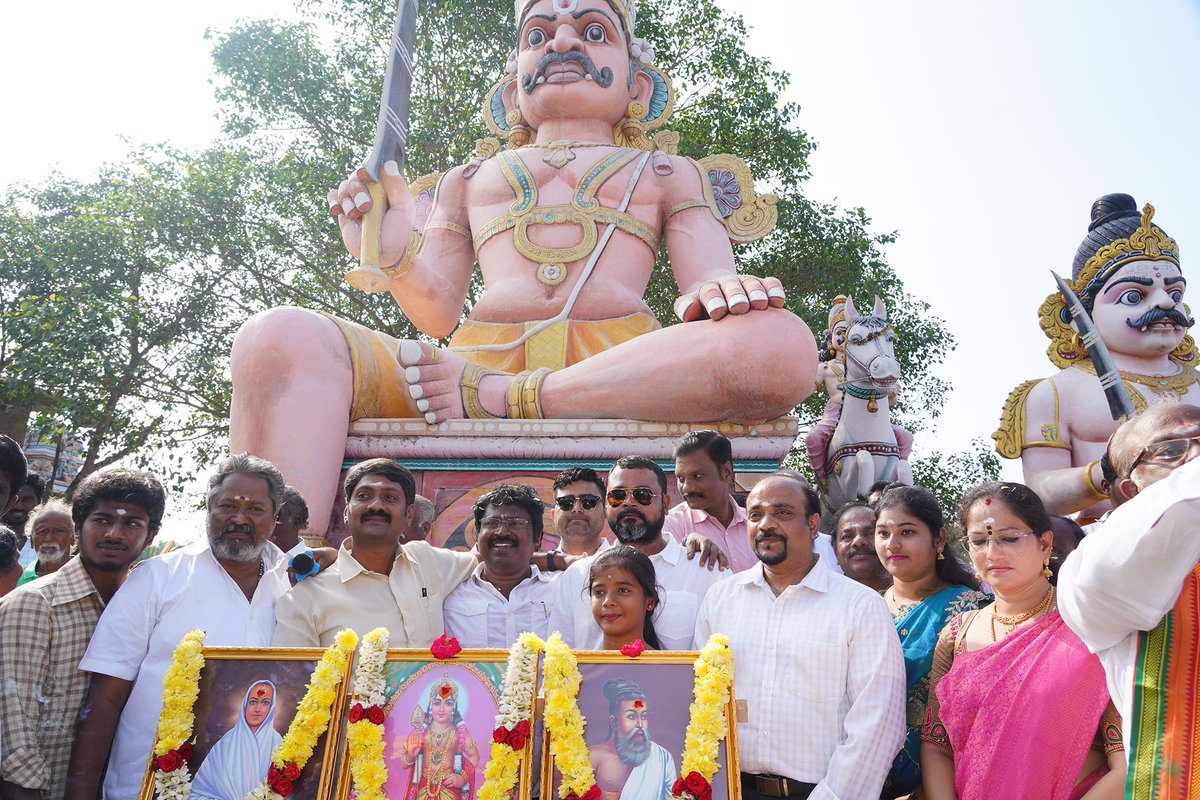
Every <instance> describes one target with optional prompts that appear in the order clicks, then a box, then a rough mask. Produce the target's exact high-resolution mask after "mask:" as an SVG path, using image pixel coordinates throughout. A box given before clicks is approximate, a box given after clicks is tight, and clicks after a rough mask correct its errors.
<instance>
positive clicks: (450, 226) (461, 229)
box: [425, 221, 471, 239]
mask: <svg viewBox="0 0 1200 800" xmlns="http://www.w3.org/2000/svg"><path fill="white" fill-rule="evenodd" d="M431 230H442V231H450V232H451V233H457V234H458V235H459V236H465V237H467V238H468V239H470V238H471V232H470V231H469V230H467V228H466V227H465V226H463V225H459V224H458V223H457V222H440V221H439V222H430V223H428V224H426V225H425V231H426V233H428V232H429V231H431Z"/></svg>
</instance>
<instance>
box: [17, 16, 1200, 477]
mask: <svg viewBox="0 0 1200 800" xmlns="http://www.w3.org/2000/svg"><path fill="white" fill-rule="evenodd" d="M464 2H466V0H464ZM722 2H723V3H724V4H725V5H726V7H729V8H734V9H736V10H738V11H740V12H741V13H743V14H744V15H745V16H746V19H747V21H748V23H749V24H750V25H751V32H750V36H749V41H748V46H749V48H750V50H751V51H752V52H754V53H756V54H760V55H765V56H769V57H770V58H771V59H772V60H773V62H774V63H775V65H776V66H777V67H779V68H781V69H784V70H786V71H788V72H790V73H791V76H792V86H791V88H790V89H789V92H788V95H787V96H788V98H789V99H792V100H795V101H797V102H799V103H800V104H801V105H802V107H803V111H802V114H801V116H800V119H799V124H800V126H801V127H803V128H804V129H805V130H806V131H807V132H808V133H809V134H810V135H811V136H812V137H813V138H815V139H816V140H817V141H818V142H819V143H820V148H819V149H818V150H817V152H816V155H815V157H814V159H813V162H812V171H813V179H812V180H811V181H810V182H809V183H808V184H807V187H806V189H805V191H806V192H807V193H808V194H809V196H811V197H814V198H816V199H819V200H836V202H838V203H840V204H842V205H843V206H863V207H864V208H865V209H866V210H867V212H868V213H869V214H870V215H871V217H872V218H873V220H874V224H875V226H876V229H877V230H879V231H881V232H882V231H892V230H896V231H899V232H900V240H899V242H898V243H897V244H895V245H893V246H891V247H890V248H889V249H888V251H887V255H888V259H889V261H890V263H891V264H892V266H893V267H894V268H895V269H896V271H897V272H898V273H899V274H900V276H901V277H902V278H903V280H904V281H905V283H906V285H907V286H908V288H909V290H910V292H912V293H913V294H914V295H916V296H917V297H919V298H920V299H922V300H924V301H926V302H928V303H929V304H930V305H931V306H932V312H933V313H934V314H936V315H938V316H939V317H941V318H942V319H944V320H946V323H947V325H948V327H949V329H950V331H951V332H952V333H953V334H954V336H955V338H956V339H957V341H958V349H957V351H956V352H955V353H954V354H952V355H951V356H950V358H949V359H948V360H947V362H946V364H945V365H944V366H943V367H941V369H940V373H941V374H942V375H944V376H945V377H946V378H947V379H949V380H950V382H951V383H952V384H953V386H954V391H953V393H952V394H951V395H950V396H949V397H948V398H947V400H946V403H945V406H944V410H943V413H942V416H941V420H940V422H939V424H938V427H937V429H936V432H935V433H933V434H929V433H927V434H925V435H924V436H923V438H921V439H918V443H917V446H918V448H919V450H924V451H928V450H931V449H942V450H960V449H963V448H965V447H966V446H967V444H968V442H969V441H970V440H971V439H973V438H977V437H984V438H986V437H987V436H988V435H989V434H990V433H991V431H992V430H994V428H995V423H996V421H997V419H998V416H999V412H1000V407H1001V405H1002V404H1003V402H1004V399H1005V397H1006V396H1007V393H1008V392H1009V390H1010V389H1012V388H1013V387H1014V386H1016V385H1017V384H1018V383H1020V382H1022V381H1024V380H1027V379H1029V378H1033V377H1039V376H1044V375H1048V374H1050V372H1051V371H1052V367H1051V364H1050V362H1049V361H1048V360H1047V359H1046V358H1045V355H1044V353H1045V346H1046V342H1047V340H1046V339H1045V337H1044V336H1043V334H1042V333H1041V331H1040V330H1039V329H1038V327H1037V320H1036V310H1037V307H1038V305H1039V304H1040V302H1041V301H1042V300H1043V299H1044V298H1045V296H1046V295H1047V294H1048V293H1049V292H1050V291H1051V289H1052V288H1053V282H1052V280H1051V278H1050V272H1049V271H1050V270H1051V269H1056V270H1058V271H1060V272H1069V270H1070V264H1071V258H1072V256H1073V254H1074V251H1075V248H1076V246H1077V245H1078V243H1079V241H1080V240H1081V239H1082V238H1083V236H1084V234H1085V232H1086V229H1087V222H1088V210H1089V207H1090V205H1091V202H1092V201H1093V200H1094V199H1095V198H1096V197H1098V196H1100V195H1101V194H1104V193H1107V192H1112V191H1124V192H1128V193H1130V194H1132V195H1133V196H1134V197H1135V198H1136V199H1137V201H1138V202H1139V203H1144V202H1151V203H1154V205H1155V206H1156V207H1157V209H1158V215H1157V217H1156V221H1157V222H1159V223H1161V224H1162V226H1163V227H1164V228H1165V229H1166V230H1167V231H1168V232H1169V233H1170V234H1171V235H1172V236H1174V237H1175V238H1176V239H1177V240H1178V241H1179V242H1180V244H1181V247H1182V248H1183V251H1184V254H1185V258H1186V257H1187V254H1189V253H1193V252H1200V229H1198V228H1200V190H1198V188H1197V187H1200V157H1198V156H1197V148H1196V144H1195V141H1196V138H1197V132H1198V131H1200V102H1198V101H1200V96H1198V95H1200V89H1198V88H1197V85H1198V83H1197V77H1198V76H1200V48H1197V47H1196V46H1195V44H1196V42H1198V41H1200V2H1197V0H1145V2H1141V3H1136V4H1133V3H1128V2H1122V1H1121V0H1055V2H1052V3H1047V2H1040V1H1035V0H1012V2H1006V3H949V2H944V0H943V1H942V2H937V1H936V0H909V2H903V3H901V2H894V0H837V2H829V1H828V0H824V1H822V2H817V1H816V0H811V1H810V0H722ZM46 9H47V7H45V6H41V5H40V4H36V3H21V4H11V5H10V6H9V7H8V8H6V11H5V17H6V24H5V25H4V26H2V28H0V74H4V75H8V76H10V77H9V78H8V79H7V80H6V85H5V90H4V100H5V109H6V112H7V113H6V115H5V117H6V124H5V125H4V126H3V127H2V128H0V184H7V183H10V182H12V181H14V180H21V179H26V180H36V179H37V178H38V177H39V176H41V175H44V174H45V173H47V172H48V171H50V170H51V169H54V168H58V169H61V170H62V171H64V172H66V173H68V174H72V175H79V176H80V177H86V176H87V175H88V173H89V172H91V171H92V170H94V168H95V167H96V166H97V165H98V164H99V163H101V162H102V161H104V160H111V159H118V158H120V157H121V156H122V155H123V153H124V152H125V150H126V145H125V144H124V143H123V141H122V139H121V137H122V136H128V137H130V138H131V139H132V140H134V141H135V142H155V141H160V140H170V141H171V142H173V143H174V144H177V145H180V146H186V147H193V146H201V145H203V144H204V143H206V142H208V141H210V140H211V139H212V138H213V137H214V136H215V134H216V133H217V124H216V122H215V120H214V119H213V111H214V103H213V100H212V95H211V86H210V84H209V78H210V75H211V73H212V68H211V62H210V60H209V44H210V43H209V42H207V41H205V40H204V38H203V33H204V30H205V29H206V28H209V27H212V28H217V29H222V28H225V27H228V26H229V25H230V24H231V23H232V21H233V20H235V19H237V18H239V17H246V16H249V17H256V18H257V17H270V16H285V17H287V16H292V15H293V12H292V6H291V3H290V0H207V2H204V3H183V4H163V3H161V2H154V3H152V2H149V1H148V0H125V2H122V3H119V4H116V5H113V4H108V5H105V4H98V3H95V2H94V1H92V0H89V1H88V2H83V1H82V0H65V2H61V3H59V4H58V5H56V6H55V7H54V10H53V20H50V21H48V20H47V18H46ZM48 43H52V47H51V48H50V50H47V46H48ZM50 52H53V53H55V54H57V55H54V56H49V55H47V53H50ZM16 76H20V77H16ZM480 79H481V80H488V79H490V77H489V76H481V78H480ZM1184 270H1185V275H1186V274H1189V273H1193V271H1194V268H1189V266H1188V264H1187V263H1185V267H1184ZM1195 291H1196V290H1193V292H1195ZM899 346H900V347H903V341H901V342H900V344H899ZM1006 474H1008V475H1011V476H1014V477H1015V476H1016V475H1017V474H1018V473H1017V472H1015V471H1014V470H1009V471H1008V472H1007V473H1006Z"/></svg>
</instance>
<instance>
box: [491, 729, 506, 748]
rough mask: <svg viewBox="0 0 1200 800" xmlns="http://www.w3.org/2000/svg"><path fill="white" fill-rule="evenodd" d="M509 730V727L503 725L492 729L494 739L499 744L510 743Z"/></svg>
mask: <svg viewBox="0 0 1200 800" xmlns="http://www.w3.org/2000/svg"><path fill="white" fill-rule="evenodd" d="M508 737H509V731H508V728H506V727H504V726H503V725H501V726H500V727H498V728H496V730H494V731H492V741H493V742H497V743H499V744H508Z"/></svg>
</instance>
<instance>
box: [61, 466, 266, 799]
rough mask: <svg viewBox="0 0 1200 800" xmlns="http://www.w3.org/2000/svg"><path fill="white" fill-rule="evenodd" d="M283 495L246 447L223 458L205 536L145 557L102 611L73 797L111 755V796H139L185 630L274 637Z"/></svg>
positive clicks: (220, 636)
mask: <svg viewBox="0 0 1200 800" xmlns="http://www.w3.org/2000/svg"><path fill="white" fill-rule="evenodd" d="M282 496H283V476H282V475H281V474H280V473H279V470H277V469H276V468H275V467H274V465H272V464H271V463H269V462H267V461H264V460H262V459H260V458H255V457H254V456H251V455H247V454H245V453H243V454H240V455H236V456H231V457H229V458H227V459H225V460H224V461H222V462H221V464H220V465H219V466H218V467H217V471H216V473H215V474H214V475H213V476H212V477H211V478H210V479H209V482H208V499H207V504H206V505H207V520H206V524H207V533H208V536H207V537H206V539H205V540H204V541H202V542H197V543H194V544H191V545H188V546H187V547H184V548H180V549H178V550H172V551H171V552H169V553H167V554H165V555H162V556H159V557H157V558H152V559H148V560H147V561H144V562H142V564H141V565H139V566H138V568H137V569H135V570H134V571H133V573H132V574H131V575H130V576H129V579H128V580H126V581H125V583H124V585H122V587H121V589H120V590H119V591H118V592H117V593H116V595H115V596H114V597H113V599H112V602H110V603H109V604H108V606H107V607H106V608H105V610H104V614H102V615H101V617H100V622H99V623H98V624H97V626H96V632H95V634H94V635H93V636H92V641H91V644H90V645H89V646H88V649H87V652H86V653H85V654H84V657H83V661H82V662H80V664H79V668H80V669H81V670H84V671H85V672H90V673H92V685H91V689H90V691H89V694H88V697H87V699H86V700H85V701H84V706H83V711H81V712H80V723H79V730H78V733H77V734H76V738H75V745H74V748H73V749H72V751H71V765H70V768H69V770H68V778H67V793H66V795H65V796H66V797H67V798H69V800H95V798H96V792H97V789H98V788H99V786H98V784H99V780H100V775H101V774H102V772H103V770H104V764H105V760H106V759H107V760H108V774H107V775H106V776H105V779H104V796H105V798H107V799H108V800H119V799H120V800H124V799H125V798H134V797H137V793H138V787H139V786H140V785H141V782H142V774H143V773H144V772H145V769H146V764H147V762H148V759H149V755H150V747H151V745H152V744H153V742H154V731H155V728H156V726H157V725H158V715H159V713H160V711H161V710H162V691H163V688H162V680H163V675H164V674H166V671H167V667H168V666H169V665H170V663H171V656H172V654H173V653H174V651H175V646H176V645H177V644H178V643H179V640H180V639H182V638H183V636H184V634H186V633H188V632H189V631H192V630H196V629H197V628H199V629H201V630H203V631H205V633H206V637H205V642H204V643H205V644H206V645H211V646H240V647H266V646H268V645H269V644H270V643H271V632H272V629H273V628H274V626H275V600H276V599H277V598H278V597H279V596H280V595H282V594H283V593H284V592H285V591H287V587H288V579H287V574H286V568H287V564H286V563H285V561H284V558H283V553H281V552H280V551H279V548H277V547H275V545H273V544H271V543H270V542H269V541H268V537H269V536H270V535H271V530H272V528H274V526H275V514H276V512H277V510H278V506H279V503H280V501H281V499H282ZM118 719H119V724H118ZM114 734H115V736H114ZM110 746H111V750H112V754H111V757H110V755H109V749H110Z"/></svg>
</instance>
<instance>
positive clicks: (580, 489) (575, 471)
mask: <svg viewBox="0 0 1200 800" xmlns="http://www.w3.org/2000/svg"><path fill="white" fill-rule="evenodd" d="M553 490H554V509H553V510H552V511H551V517H550V518H551V520H552V521H553V522H554V532H555V533H556V534H558V548H557V549H556V550H554V551H553V553H552V555H551V560H552V561H553V562H555V563H551V564H548V565H547V566H548V567H551V568H557V569H561V568H562V567H559V566H558V565H557V562H558V560H559V556H563V555H570V556H594V555H595V554H596V553H598V552H600V551H601V550H604V549H606V548H608V547H611V546H612V545H611V544H610V543H609V542H608V541H607V540H606V539H605V538H604V527H605V518H604V493H605V491H606V487H605V486H604V478H602V477H600V476H599V475H598V474H596V470H594V469H592V468H591V467H568V468H567V469H565V470H563V471H562V472H560V473H559V474H558V475H557V476H556V477H555V478H554V486H553Z"/></svg>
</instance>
